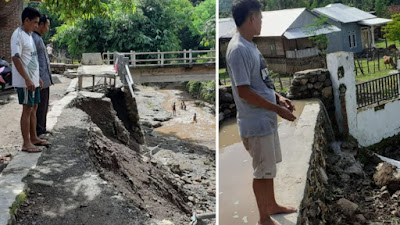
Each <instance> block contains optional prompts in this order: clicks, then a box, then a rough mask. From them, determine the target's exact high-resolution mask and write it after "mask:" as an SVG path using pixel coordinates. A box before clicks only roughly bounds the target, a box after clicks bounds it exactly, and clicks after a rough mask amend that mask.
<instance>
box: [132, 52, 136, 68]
mask: <svg viewBox="0 0 400 225" xmlns="http://www.w3.org/2000/svg"><path fill="white" fill-rule="evenodd" d="M131 65H133V66H134V67H136V54H135V51H132V50H131Z"/></svg>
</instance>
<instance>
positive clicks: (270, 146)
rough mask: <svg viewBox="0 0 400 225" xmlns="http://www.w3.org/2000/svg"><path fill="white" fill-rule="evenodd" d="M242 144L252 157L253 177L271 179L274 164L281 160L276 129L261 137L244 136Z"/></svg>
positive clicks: (274, 172) (274, 167) (274, 174)
mask: <svg viewBox="0 0 400 225" xmlns="http://www.w3.org/2000/svg"><path fill="white" fill-rule="evenodd" d="M243 144H244V147H245V148H246V150H247V151H248V152H249V154H250V156H251V157H252V158H253V169H254V173H253V177H254V179H272V178H274V177H275V176H276V164H277V163H279V162H282V153H281V145H280V143H279V136H278V131H275V132H274V133H272V134H270V135H267V136H261V137H250V138H244V139H243Z"/></svg>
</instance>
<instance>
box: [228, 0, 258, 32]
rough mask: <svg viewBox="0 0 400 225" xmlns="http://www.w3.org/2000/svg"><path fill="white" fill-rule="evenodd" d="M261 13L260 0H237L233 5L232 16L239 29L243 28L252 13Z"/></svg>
mask: <svg viewBox="0 0 400 225" xmlns="http://www.w3.org/2000/svg"><path fill="white" fill-rule="evenodd" d="M260 11H261V4H260V2H259V1H258V0H237V1H235V2H234V3H233V5H232V16H233V19H234V20H235V24H236V26H237V27H240V26H242V24H243V23H244V21H245V20H246V19H247V17H249V16H250V15H251V14H252V13H254V12H260Z"/></svg>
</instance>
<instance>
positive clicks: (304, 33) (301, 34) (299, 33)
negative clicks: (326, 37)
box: [284, 25, 341, 39]
mask: <svg viewBox="0 0 400 225" xmlns="http://www.w3.org/2000/svg"><path fill="white" fill-rule="evenodd" d="M339 31H341V30H340V29H339V28H338V27H336V26H334V25H328V26H321V27H320V28H319V29H317V30H315V31H310V30H309V29H304V28H292V29H288V30H287V31H286V32H285V34H284V36H285V37H286V38H287V39H299V38H306V37H312V36H316V35H320V34H330V33H333V32H339Z"/></svg>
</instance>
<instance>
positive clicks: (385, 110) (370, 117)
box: [327, 52, 400, 146]
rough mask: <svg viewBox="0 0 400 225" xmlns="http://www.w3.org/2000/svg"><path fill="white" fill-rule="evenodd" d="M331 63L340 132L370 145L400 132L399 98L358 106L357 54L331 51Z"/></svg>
mask: <svg viewBox="0 0 400 225" xmlns="http://www.w3.org/2000/svg"><path fill="white" fill-rule="evenodd" d="M327 62H328V70H329V71H330V74H331V80H332V87H333V92H334V100H335V108H336V120H337V123H338V126H339V131H340V132H341V133H343V134H346V133H347V134H350V135H352V136H353V137H354V138H356V139H357V141H358V143H359V144H360V145H361V146H370V145H373V144H375V143H378V142H379V141H381V140H382V139H384V138H387V137H391V136H393V135H396V134H399V132H400V120H399V119H398V112H399V110H400V101H399V98H395V99H391V100H387V101H382V102H379V103H378V104H373V105H370V106H366V107H363V108H360V109H357V94H356V81H355V74H354V57H353V53H349V52H337V53H331V54H328V56H327Z"/></svg>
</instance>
